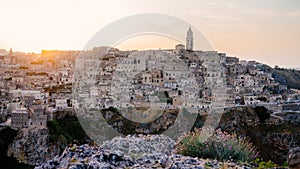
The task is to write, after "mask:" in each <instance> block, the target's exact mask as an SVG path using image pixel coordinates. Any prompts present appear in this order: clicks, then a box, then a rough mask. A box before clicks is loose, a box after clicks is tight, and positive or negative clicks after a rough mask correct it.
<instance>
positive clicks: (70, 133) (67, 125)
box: [47, 115, 88, 145]
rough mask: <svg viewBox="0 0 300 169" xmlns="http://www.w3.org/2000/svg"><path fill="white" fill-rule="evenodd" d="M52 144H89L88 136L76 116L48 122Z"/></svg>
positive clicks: (67, 116)
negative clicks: (75, 142) (74, 142)
mask: <svg viewBox="0 0 300 169" xmlns="http://www.w3.org/2000/svg"><path fill="white" fill-rule="evenodd" d="M47 126H48V128H49V132H50V142H51V143H54V144H58V145H66V144H70V143H72V142H73V141H74V140H76V141H77V142H78V143H79V144H85V143H87V140H88V136H87V135H86V134H85V132H84V130H83V129H82V127H81V125H80V122H79V121H78V119H77V117H76V116H70V115H66V116H65V117H63V118H60V119H57V120H52V121H48V123H47Z"/></svg>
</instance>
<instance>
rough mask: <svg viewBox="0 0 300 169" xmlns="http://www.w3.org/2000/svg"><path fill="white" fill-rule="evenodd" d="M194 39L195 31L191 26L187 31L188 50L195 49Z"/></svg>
mask: <svg viewBox="0 0 300 169" xmlns="http://www.w3.org/2000/svg"><path fill="white" fill-rule="evenodd" d="M193 41H194V37H193V31H192V28H191V26H190V27H189V30H188V31H187V34H186V50H189V51H192V50H193Z"/></svg>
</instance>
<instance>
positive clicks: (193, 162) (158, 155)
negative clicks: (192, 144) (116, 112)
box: [36, 135, 250, 169]
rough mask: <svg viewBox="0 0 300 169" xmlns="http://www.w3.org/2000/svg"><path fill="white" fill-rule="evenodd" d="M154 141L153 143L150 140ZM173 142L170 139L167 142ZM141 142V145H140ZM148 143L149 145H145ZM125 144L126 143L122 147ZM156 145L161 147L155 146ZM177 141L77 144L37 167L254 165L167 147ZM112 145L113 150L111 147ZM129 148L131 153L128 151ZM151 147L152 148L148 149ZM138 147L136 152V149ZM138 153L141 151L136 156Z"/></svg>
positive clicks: (135, 139) (140, 139) (120, 140)
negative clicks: (171, 149)
mask: <svg viewBox="0 0 300 169" xmlns="http://www.w3.org/2000/svg"><path fill="white" fill-rule="evenodd" d="M149 140H151V142H152V143H153V144H152V145H150V144H149V143H150V141H149ZM167 141H169V142H167ZM138 143H140V144H138ZM144 143H145V144H144ZM122 146H124V147H123V148H122ZM156 146H158V147H160V148H161V149H160V148H158V147H157V148H155V147H156ZM172 146H174V142H172V141H171V140H168V138H167V137H165V136H161V135H152V136H127V137H125V138H121V137H118V138H115V139H113V140H111V141H109V142H106V143H104V145H103V147H105V149H104V148H103V147H98V146H92V147H91V146H89V145H86V144H85V145H81V146H76V145H73V146H71V147H68V148H66V149H65V151H64V152H63V154H62V155H61V156H60V157H58V156H57V157H55V158H54V159H52V160H49V161H48V162H47V163H44V164H42V165H40V166H37V167H36V169H52V168H61V169H62V168H64V169H65V168H71V169H77V168H78V169H80V168H88V169H98V168H105V169H114V168H172V169H179V168H180V169H184V168H186V169H202V168H220V167H221V166H224V165H226V167H227V168H250V167H247V166H238V165H236V164H234V163H227V164H223V163H220V162H218V161H214V160H203V159H199V158H192V157H186V156H182V155H178V154H174V153H172V152H171V151H169V150H170V149H168V148H167V147H172ZM109 148H111V149H109ZM126 148H128V149H129V151H128V152H129V153H130V154H126V152H125V151H123V150H125V149H126ZM147 148H149V149H150V150H148V149H147ZM133 150H135V151H133ZM162 150H163V151H162ZM135 152H138V154H136V155H134V153H135Z"/></svg>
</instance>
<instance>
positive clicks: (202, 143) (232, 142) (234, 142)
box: [176, 129, 258, 162]
mask: <svg viewBox="0 0 300 169" xmlns="http://www.w3.org/2000/svg"><path fill="white" fill-rule="evenodd" d="M176 151H177V153H179V154H182V155H185V156H192V157H200V158H210V159H217V160H219V161H235V162H252V161H254V160H255V159H256V158H257V156H258V153H257V152H256V151H255V147H254V146H253V145H252V144H251V143H249V141H248V139H245V138H241V137H239V138H238V137H237V136H236V135H235V134H234V135H230V134H228V133H226V132H222V131H221V130H216V131H213V130H212V129H202V130H199V129H197V130H195V132H191V133H188V134H186V135H184V136H183V137H182V138H180V139H179V141H178V143H177V145H176Z"/></svg>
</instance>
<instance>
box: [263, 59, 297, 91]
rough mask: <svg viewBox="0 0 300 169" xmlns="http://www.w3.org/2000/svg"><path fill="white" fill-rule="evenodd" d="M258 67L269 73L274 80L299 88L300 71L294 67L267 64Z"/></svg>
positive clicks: (289, 86)
mask: <svg viewBox="0 0 300 169" xmlns="http://www.w3.org/2000/svg"><path fill="white" fill-rule="evenodd" d="M260 68H261V69H262V70H263V71H265V72H267V73H271V74H272V77H273V78H274V79H275V81H276V82H278V83H280V84H282V85H287V86H288V88H294V89H300V71H299V70H295V69H284V68H279V67H278V66H277V67H275V68H271V67H270V66H268V65H262V66H260Z"/></svg>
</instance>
